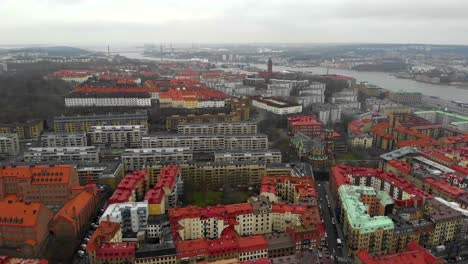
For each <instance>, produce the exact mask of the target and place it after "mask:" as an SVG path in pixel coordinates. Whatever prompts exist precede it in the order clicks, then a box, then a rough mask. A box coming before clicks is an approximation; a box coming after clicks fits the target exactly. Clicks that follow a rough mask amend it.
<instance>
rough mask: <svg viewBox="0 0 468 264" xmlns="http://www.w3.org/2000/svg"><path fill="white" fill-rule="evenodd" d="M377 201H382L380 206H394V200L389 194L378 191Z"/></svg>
mask: <svg viewBox="0 0 468 264" xmlns="http://www.w3.org/2000/svg"><path fill="white" fill-rule="evenodd" d="M377 199H379V200H380V204H381V205H383V206H387V205H389V204H393V199H392V197H390V195H389V194H388V193H387V192H384V191H378V192H377Z"/></svg>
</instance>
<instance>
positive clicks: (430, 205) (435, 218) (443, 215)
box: [423, 199, 463, 247]
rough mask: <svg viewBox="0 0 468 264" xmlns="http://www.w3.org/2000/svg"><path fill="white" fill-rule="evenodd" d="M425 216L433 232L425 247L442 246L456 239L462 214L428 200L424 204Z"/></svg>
mask: <svg viewBox="0 0 468 264" xmlns="http://www.w3.org/2000/svg"><path fill="white" fill-rule="evenodd" d="M425 215H426V218H428V219H429V220H430V221H431V222H433V223H434V225H435V226H434V231H433V232H432V233H431V234H430V236H429V239H428V240H427V241H423V243H424V242H425V243H424V245H425V246H426V247H435V246H439V245H443V244H445V243H446V242H449V241H453V240H455V239H456V237H457V235H458V233H459V232H460V230H461V226H462V223H463V214H462V213H460V212H458V211H456V210H454V209H452V208H450V207H448V206H446V205H445V204H443V203H441V202H439V201H437V200H436V199H429V200H427V201H426V204H425Z"/></svg>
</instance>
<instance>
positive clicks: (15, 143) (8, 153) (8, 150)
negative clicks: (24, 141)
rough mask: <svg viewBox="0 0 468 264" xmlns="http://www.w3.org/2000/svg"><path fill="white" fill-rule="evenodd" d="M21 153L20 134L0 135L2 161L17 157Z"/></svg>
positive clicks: (0, 157) (0, 156)
mask: <svg viewBox="0 0 468 264" xmlns="http://www.w3.org/2000/svg"><path fill="white" fill-rule="evenodd" d="M19 152H20V147H19V139H18V134H13V133H8V134H0V159H5V158H10V157H13V156H16V155H17V154H18V153H19Z"/></svg>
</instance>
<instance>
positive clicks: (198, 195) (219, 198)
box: [186, 191, 250, 207]
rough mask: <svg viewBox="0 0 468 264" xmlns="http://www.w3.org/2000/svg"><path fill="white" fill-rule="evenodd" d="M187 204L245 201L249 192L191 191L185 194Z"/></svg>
mask: <svg viewBox="0 0 468 264" xmlns="http://www.w3.org/2000/svg"><path fill="white" fill-rule="evenodd" d="M186 197H187V198H188V199H187V201H188V204H191V205H196V206H199V207H205V206H214V205H218V204H235V203H245V202H247V199H248V198H249V197H250V195H249V194H247V193H244V192H239V191H231V192H225V193H224V192H193V193H190V194H187V196H186Z"/></svg>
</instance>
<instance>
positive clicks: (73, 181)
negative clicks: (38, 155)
mask: <svg viewBox="0 0 468 264" xmlns="http://www.w3.org/2000/svg"><path fill="white" fill-rule="evenodd" d="M77 185H79V183H78V175H77V172H76V170H75V168H74V167H73V166H71V165H57V166H54V165H51V166H46V165H38V166H8V167H2V168H0V199H4V198H5V197H6V196H7V195H10V194H13V195H16V196H18V197H20V198H22V199H24V200H25V201H31V202H38V203H43V204H44V205H46V206H47V207H49V208H51V209H55V210H58V209H60V208H61V207H62V206H63V205H64V204H65V203H66V202H67V201H68V199H69V190H70V188H71V187H73V186H77Z"/></svg>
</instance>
